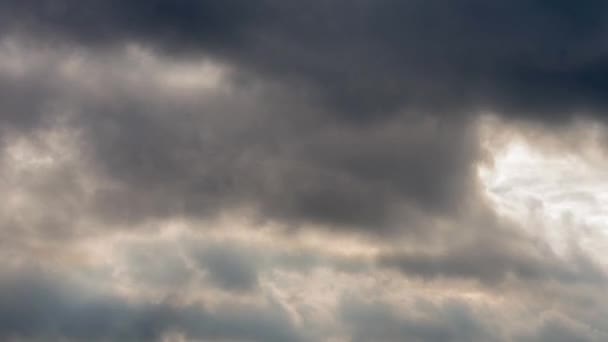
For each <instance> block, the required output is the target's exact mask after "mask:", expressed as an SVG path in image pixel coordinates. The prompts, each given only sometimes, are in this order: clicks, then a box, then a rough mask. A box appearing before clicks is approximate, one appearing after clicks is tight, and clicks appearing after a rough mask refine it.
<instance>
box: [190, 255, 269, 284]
mask: <svg viewBox="0 0 608 342" xmlns="http://www.w3.org/2000/svg"><path fill="white" fill-rule="evenodd" d="M195 257H196V261H197V262H198V263H199V265H200V266H202V267H203V268H204V269H205V270H206V271H207V272H208V274H209V276H210V277H211V281H212V282H213V283H215V285H217V286H218V287H220V288H222V289H225V290H228V291H239V292H240V291H252V290H254V289H255V288H257V286H258V274H257V271H258V269H257V265H256V264H257V263H258V261H257V260H256V255H253V254H251V253H247V251H243V250H242V249H239V248H230V247H229V246H225V245H215V246H210V247H208V248H205V249H203V250H200V251H197V255H196V256H195Z"/></svg>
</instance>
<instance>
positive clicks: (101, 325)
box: [0, 269, 306, 341]
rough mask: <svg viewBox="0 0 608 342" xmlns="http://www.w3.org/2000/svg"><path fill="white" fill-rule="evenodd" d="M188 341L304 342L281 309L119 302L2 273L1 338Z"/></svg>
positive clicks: (61, 282)
mask: <svg viewBox="0 0 608 342" xmlns="http://www.w3.org/2000/svg"><path fill="white" fill-rule="evenodd" d="M176 331H177V332H179V333H182V334H184V335H185V336H186V337H187V338H188V339H205V340H209V341H220V340H226V339H232V340H234V339H237V340H247V341H305V340H306V338H305V336H304V334H303V333H302V332H299V331H297V330H296V329H295V327H294V326H293V325H292V323H291V322H290V321H289V319H288V318H287V317H286V316H285V314H284V313H283V312H281V311H280V308H279V307H273V306H271V307H270V308H269V309H256V308H248V307H234V308H231V307H225V308H221V309H219V310H216V311H209V310H207V309H205V308H204V307H203V306H201V305H186V306H178V305H175V304H172V303H170V302H169V301H165V302H159V303H158V302H141V301H137V300H135V301H132V300H129V299H127V298H121V297H120V296H118V295H116V294H112V293H111V292H108V291H101V290H98V289H95V288H91V287H90V286H89V285H86V283H82V282H78V281H72V280H67V279H61V278H60V277H59V275H56V274H49V273H48V272H44V271H39V270H27V269H25V270H24V269H20V270H17V272H15V271H8V272H7V271H4V272H3V282H2V284H1V285H0V337H2V339H17V340H39V339H44V340H47V341H64V340H67V341H85V340H86V341H109V340H111V341H161V340H162V339H163V337H165V336H167V335H168V334H169V333H172V332H176Z"/></svg>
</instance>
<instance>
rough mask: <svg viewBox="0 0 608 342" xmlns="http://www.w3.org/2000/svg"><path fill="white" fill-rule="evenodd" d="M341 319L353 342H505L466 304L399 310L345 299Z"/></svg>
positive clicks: (375, 303) (384, 304)
mask: <svg viewBox="0 0 608 342" xmlns="http://www.w3.org/2000/svg"><path fill="white" fill-rule="evenodd" d="M341 317H342V319H343V320H344V321H345V323H346V324H348V326H349V327H350V328H351V329H352V330H351V331H352V336H351V338H352V341H353V342H363V341H385V342H393V341H395V342H396V341H403V340H407V341H415V342H435V341H437V342H439V341H451V342H465V341H469V342H477V341H488V342H489V341H504V340H503V339H502V338H501V335H500V334H501V332H500V330H499V329H497V327H495V326H491V325H489V324H488V323H487V322H484V320H483V319H482V317H480V314H479V313H476V312H475V311H474V309H473V308H471V307H470V306H469V305H467V304H466V303H463V302H448V303H443V304H440V305H437V304H433V303H419V304H417V305H416V307H412V308H403V310H397V309H396V308H393V307H392V306H390V305H388V304H386V303H381V302H372V303H366V302H361V301H358V300H356V299H353V298H345V299H344V300H343V303H342V307H341Z"/></svg>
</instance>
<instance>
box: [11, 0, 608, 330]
mask: <svg viewBox="0 0 608 342" xmlns="http://www.w3.org/2000/svg"><path fill="white" fill-rule="evenodd" d="M607 6H608V5H607V4H606V3H604V2H603V1H599V0H583V1H579V2H577V3H576V4H573V3H570V2H566V1H561V0H559V1H546V0H532V1H518V0H515V1H506V0H505V1H502V0H501V1H492V2H488V1H482V0H462V1H451V2H445V1H435V0H411V1H391V0H373V1H372V0H361V1H345V0H330V1H308V2H298V3H291V2H285V1H279V0H259V1H244V0H242V1H241V0H227V1H221V2H218V1H207V0H203V1H194V0H177V1H169V0H152V1H140V0H136V1H118V0H109V1H95V0H92V1H76V0H41V1H33V0H20V1H17V0H0V30H2V32H3V33H2V34H1V40H0V108H1V109H0V144H1V145H0V146H1V149H0V151H1V153H2V155H1V159H0V166H1V168H0V191H1V192H3V193H6V194H9V195H7V196H6V197H7V201H6V204H5V207H3V208H1V210H0V243H1V245H3V246H10V250H11V253H13V255H14V254H19V253H21V254H27V253H28V251H31V250H33V249H34V247H32V246H36V245H43V246H46V245H50V244H57V243H60V242H61V241H63V242H64V243H65V244H66V250H69V249H70V248H69V247H70V246H68V245H69V244H71V243H76V240H78V239H79V238H87V237H91V236H97V237H104V236H105V234H115V233H120V234H134V235H137V234H142V230H144V229H142V227H143V228H150V229H149V230H147V231H146V233H154V232H156V231H155V230H154V229H153V228H158V226H160V225H162V224H163V223H166V222H171V220H173V219H177V220H184V221H185V222H188V224H189V225H192V226H193V227H191V228H192V229H194V228H195V227H194V226H196V227H199V226H200V227H201V228H199V230H201V231H202V234H205V233H206V232H205V231H204V229H206V228H205V227H207V226H213V225H214V224H215V223H216V222H217V221H215V219H220V218H223V217H226V216H231V215H233V217H236V216H240V215H245V216H247V218H248V219H251V220H250V221H248V223H250V224H252V225H256V224H260V225H261V224H266V223H271V224H278V225H279V226H280V227H281V228H283V229H281V234H286V235H288V234H292V233H293V234H294V235H293V236H291V235H290V236H289V238H292V239H294V240H296V239H297V234H298V233H303V231H305V230H306V229H311V230H313V229H314V230H315V232H313V234H315V233H319V232H321V233H322V234H329V235H327V236H334V235H332V234H335V236H340V234H343V235H342V236H344V235H349V236H350V235H356V237H358V238H363V240H364V241H365V244H370V246H371V247H370V246H367V247H370V249H372V250H374V251H377V252H378V255H379V257H378V258H377V259H376V260H375V261H376V263H373V262H370V263H368V261H369V260H367V259H365V258H363V257H361V258H359V257H358V256H353V257H352V258H350V257H343V258H340V257H337V256H335V255H333V254H331V252H332V251H319V252H318V255H315V251H312V250H311V251H306V252H303V251H300V250H294V251H291V252H292V253H288V252H285V251H284V250H283V251H281V252H278V251H273V252H270V251H260V250H258V249H256V248H254V247H251V248H245V247H244V246H240V245H238V246H237V245H228V244H227V245H221V244H218V245H214V244H213V243H211V242H207V244H206V245H204V246H203V248H200V249H197V248H196V247H195V248H193V249H192V250H190V249H188V248H189V247H190V246H188V247H187V248H185V247H184V246H174V247H168V246H154V245H146V244H143V245H141V246H140V247H136V246H129V247H128V250H127V252H126V253H125V255H123V257H124V259H125V260H122V261H124V262H125V263H126V265H125V271H126V272H127V273H128V276H127V277H128V278H129V280H130V281H131V282H132V284H131V285H133V286H138V289H139V290H140V291H141V292H144V290H147V289H149V288H154V287H159V288H165V289H166V288H170V289H173V290H177V289H182V288H185V287H187V286H189V285H191V283H192V281H193V279H194V278H193V275H194V274H195V273H196V272H198V271H202V272H203V273H205V274H206V276H207V277H208V280H209V281H210V282H211V283H213V285H215V286H216V287H219V288H223V289H225V290H227V291H226V292H227V293H224V294H222V295H225V296H234V295H235V293H240V294H244V293H246V294H248V295H252V296H254V295H258V294H259V293H257V292H259V291H258V290H260V279H262V276H268V275H269V274H271V273H272V272H271V271H272V270H289V271H291V273H297V274H305V273H307V272H310V271H311V270H317V269H320V268H323V267H326V268H329V269H331V272H335V273H336V274H338V273H339V276H344V274H343V273H348V276H353V277H354V276H355V274H357V275H360V274H358V273H368V274H371V275H370V277H372V278H374V277H375V276H376V275H377V274H376V273H374V272H379V273H385V272H382V271H383V270H384V269H386V268H389V269H396V270H398V271H400V272H392V273H394V274H392V273H391V272H386V273H391V274H392V275H391V276H394V277H397V278H399V279H401V277H403V278H406V279H411V278H422V279H423V280H429V279H432V280H434V282H433V283H441V282H442V281H444V280H446V279H448V280H449V279H452V278H457V279H473V280H478V281H479V282H481V283H482V284H484V285H486V286H487V287H498V286H510V283H509V282H508V280H511V279H515V280H521V283H518V284H517V285H516V286H520V287H525V286H530V287H531V288H529V289H527V290H528V291H524V290H523V289H520V288H518V289H517V290H521V291H520V292H521V293H526V294H527V293H530V292H534V291H533V289H532V287H535V286H536V285H538V286H539V287H540V288H542V289H543V290H547V291H549V290H551V289H550V285H551V286H557V285H556V284H560V285H559V286H560V289H559V291H561V292H559V294H560V300H559V301H556V306H560V305H562V306H567V307H569V310H565V309H564V310H563V311H568V315H567V316H568V317H571V316H574V315H573V314H572V312H574V313H576V311H577V309H578V308H581V307H593V309H594V310H595V311H596V313H598V315H597V316H598V317H601V316H602V315H601V314H602V313H605V310H604V308H603V302H602V301H601V300H597V298H598V297H597V295H596V291H598V288H602V287H605V285H606V278H605V273H604V270H603V269H602V267H601V266H599V265H598V264H597V263H596V262H595V261H593V259H592V258H591V257H588V256H587V255H585V253H584V252H583V251H582V250H578V249H577V250H576V251H574V252H573V253H571V255H569V256H567V257H562V256H560V255H558V254H557V253H556V252H554V251H553V250H552V249H551V248H550V247H548V246H547V245H546V244H544V243H542V242H539V241H537V240H538V239H536V238H532V237H531V236H528V235H524V234H519V233H517V232H516V231H518V230H519V228H518V227H515V226H511V225H509V224H506V223H505V222H506V221H503V218H500V217H498V216H497V215H495V213H494V212H492V208H491V207H490V206H489V205H488V203H487V202H486V199H485V198H484V195H483V194H482V192H481V191H479V190H480V189H479V187H480V184H479V180H478V174H477V169H476V168H477V163H478V162H479V161H481V160H483V158H484V151H483V149H482V146H481V145H482V143H481V140H480V136H479V131H478V129H479V126H478V124H479V119H480V117H481V114H480V113H483V112H494V113H497V114H499V115H501V116H502V117H503V118H506V119H507V120H505V121H507V122H508V121H509V120H510V119H518V120H519V119H524V120H523V122H524V124H523V125H524V126H526V125H528V124H527V123H526V122H527V120H528V119H530V120H532V121H534V122H535V124H539V123H540V125H541V126H543V127H544V126H551V125H552V124H554V123H560V124H561V123H564V122H569V119H572V118H579V117H582V116H588V117H592V118H594V119H600V120H601V119H603V117H604V112H605V111H606V105H607V102H606V99H605V98H606V97H605V94H604V93H606V92H607V91H608V63H607V62H606V56H607V53H608V46H607V45H606V43H605V40H606V39H605V38H606V36H607V35H608V31H607V29H608V25H607V24H606V23H608V20H606V19H608V18H607V15H608V14H607V13H608V11H607V10H608V8H607ZM201 64H205V65H207V66H210V67H209V68H210V70H211V71H210V70H207V69H205V68H201ZM218 70H219V71H218ZM213 72H218V73H219V74H221V76H219V77H217V78H218V80H214V77H215V76H214V75H213ZM185 75H186V76H185ZM187 76H191V77H192V78H194V79H195V80H196V81H209V84H207V85H206V86H201V83H196V82H194V83H192V82H190V81H191V79H189V78H188V77H187ZM184 79H186V81H184ZM188 80H190V81H188ZM180 82H181V83H180ZM188 82H190V83H188ZM184 84H185V85H184ZM61 137H64V138H65V140H62V139H63V138H61ZM42 157H44V158H42ZM37 158H38V159H41V160H42V159H44V160H45V161H44V162H39V161H37ZM28 163H30V164H28ZM36 163H38V164H36ZM23 164H27V165H28V167H23ZM33 164H35V165H34V166H32V165H33ZM499 190H500V189H499ZM480 213H481V214H480ZM478 216H481V218H480V217H478ZM487 217H491V219H488V218H487ZM200 222H203V223H201V224H200V225H199V223H200ZM312 227H314V228H312ZM285 228H288V229H285ZM138 229H139V230H138ZM328 231H329V233H328ZM95 234H97V235H95ZM120 234H117V235H120ZM269 234H278V233H277V232H274V231H273V232H272V233H269ZM323 236H325V235H323ZM282 237H283V238H286V239H287V237H285V236H282ZM370 237H373V238H374V239H369V238H370ZM70 238H71V239H73V240H70ZM335 243H336V244H340V243H341V241H339V240H338V239H336V241H335ZM423 243H424V244H423ZM402 245H403V246H402ZM21 247H23V248H24V251H25V252H18V249H19V248H21ZM199 247H200V246H199ZM400 247H403V249H400ZM173 248H175V250H174V249H173ZM327 248H328V247H327ZM408 248H409V249H412V250H413V251H410V252H407V251H408V250H409V249H408ZM391 251H395V252H391ZM181 252H183V253H184V254H183V255H182V254H180V253H181ZM22 256H23V255H22ZM35 258H36V257H34V256H27V257H24V258H16V259H19V260H21V259H35ZM189 262H191V263H192V264H189ZM51 268H53V267H52V266H51ZM342 272H343V273H342ZM286 273H289V272H286ZM397 273H400V274H399V275H397ZM291 275H293V274H291ZM2 279H3V281H2V282H0V338H11V337H23V338H26V339H28V338H30V339H46V340H48V339H51V340H53V339H55V340H62V339H67V340H74V341H79V340H92V341H96V340H97V341H103V340H117V341H120V340H125V341H127V340H128V341H137V340H142V341H144V340H145V341H149V340H152V341H154V340H160V339H161V338H162V337H164V335H165V334H166V333H168V332H172V331H174V330H177V331H180V332H183V333H184V334H186V335H187V336H188V337H190V338H193V339H206V340H228V339H230V340H239V339H241V340H242V339H249V340H252V341H301V340H305V338H304V335H302V334H301V333H299V332H298V331H297V329H296V328H295V326H294V324H292V322H291V320H290V319H288V318H287V316H291V315H292V314H293V313H292V312H291V311H290V313H289V314H287V313H286V312H284V311H285V310H287V309H285V310H284V308H283V307H282V306H283V305H286V304H284V303H281V304H280V305H279V304H276V308H275V307H273V308H271V310H270V311H269V312H266V311H259V310H253V309H252V310H250V309H246V308H228V309H226V310H224V309H223V308H221V309H219V311H214V310H211V309H207V308H206V307H203V306H195V305H192V306H183V305H181V306H179V305H173V304H171V303H168V302H167V303H166V302H160V303H159V302H154V303H152V302H148V301H145V300H143V299H138V300H135V301H134V302H133V303H131V302H126V301H124V300H123V298H121V297H119V296H117V295H114V294H111V293H110V294H104V293H101V292H98V291H94V290H91V289H90V288H88V287H86V286H85V287H82V286H77V285H74V284H72V283H70V282H68V281H62V280H59V279H56V278H54V277H52V276H50V275H47V274H44V275H40V274H38V273H37V272H33V273H32V272H30V271H28V272H24V273H23V274H21V273H20V272H17V273H16V274H6V276H4V275H3V277H2ZM547 284H549V285H547ZM182 285H183V286H182ZM541 285H542V286H541ZM446 286H447V285H446ZM581 288H582V289H584V290H581ZM155 289H156V288H155ZM483 290H484V291H486V290H487V288H486V287H483ZM585 291H587V292H585ZM174 292H175V291H174ZM279 292H280V291H279ZM493 293H494V292H493ZM509 293H510V294H512V292H509ZM521 293H519V295H521ZM551 293H553V292H551ZM585 293H586V294H587V296H585V295H583V294H585ZM562 295H563V296H562ZM589 302H592V304H595V305H587V304H589ZM534 303H535V305H538V306H543V305H544V304H546V303H547V300H546V299H545V301H542V300H540V299H538V298H535V300H534ZM287 306H288V305H287ZM531 306H532V305H531ZM279 307H281V308H280V309H279ZM292 309H293V308H291V309H290V310H292ZM561 309H563V308H561ZM341 310H342V311H341V315H342V317H341V318H343V320H344V322H345V325H346V328H347V330H348V333H347V335H348V334H350V335H352V336H351V337H352V339H353V341H370V340H379V341H401V340H403V339H404V338H409V339H411V340H412V341H425V342H426V341H429V342H430V341H502V340H504V339H503V337H504V336H501V335H500V334H499V333H498V332H497V327H496V326H495V325H492V324H490V323H489V322H488V321H487V320H483V319H480V318H479V316H478V314H477V313H476V312H474V310H473V308H472V307H469V306H468V305H467V304H466V303H451V304H449V305H445V306H441V305H431V306H427V307H425V308H422V309H420V310H421V311H420V313H421V314H422V315H423V316H425V317H424V318H421V317H420V316H417V315H414V314H412V315H409V316H408V315H405V316H403V315H401V313H398V312H397V311H395V310H393V309H391V308H390V307H386V306H384V305H378V306H374V305H371V306H368V305H367V304H362V303H346V304H344V305H343V307H341ZM288 311H289V310H288ZM296 311H297V310H296ZM579 313H580V312H579ZM293 316H298V315H297V314H293ZM583 319H584V320H586V322H587V323H589V326H593V327H597V326H598V324H597V323H596V322H594V321H593V319H591V318H590V315H586V316H585V317H583V318H581V320H583ZM592 321H593V323H590V322H592ZM587 328H588V327H587V325H586V323H582V322H570V321H569V320H568V319H567V318H564V319H561V318H560V319H555V320H547V321H546V322H544V323H543V324H541V325H539V327H538V329H535V330H533V331H532V332H530V333H527V332H525V333H522V334H520V335H518V336H521V338H522V339H523V340H526V339H528V340H530V341H545V340H547V341H548V340H559V339H560V338H562V339H564V338H566V339H567V340H572V341H576V340H580V341H594V339H595V340H598V339H599V338H596V337H595V336H596V335H597V334H596V335H594V331H591V330H589V329H591V328H589V329H587ZM498 330H500V329H498Z"/></svg>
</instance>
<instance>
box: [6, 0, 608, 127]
mask: <svg viewBox="0 0 608 342" xmlns="http://www.w3.org/2000/svg"><path fill="white" fill-rule="evenodd" d="M1 6H2V13H4V14H5V15H4V18H3V19H4V20H3V22H4V23H5V24H4V25H5V26H8V28H9V29H10V28H12V29H15V28H16V27H17V28H19V29H20V30H21V31H25V32H27V31H28V30H33V31H34V32H37V33H38V34H49V33H50V34H51V35H53V34H55V35H58V36H60V37H67V39H69V40H74V41H77V42H79V43H82V44H88V45H90V44H91V43H95V42H106V43H107V42H113V43H122V42H127V41H139V42H144V43H145V44H150V45H152V46H156V47H159V48H161V49H168V50H173V51H174V50H176V49H182V50H184V49H185V50H188V51H197V50H198V51H204V52H205V53H209V54H213V55H216V56H221V57H222V58H227V59H228V60H230V61H232V62H234V63H237V64H239V65H242V66H245V67H246V68H248V69H251V70H255V71H256V72H261V73H262V74H266V75H272V76H271V77H278V78H281V79H288V80H295V81H297V82H303V83H304V84H309V85H311V86H312V89H313V90H314V91H318V93H320V94H322V96H323V97H324V98H325V99H326V101H327V103H328V104H330V105H331V106H332V108H334V109H338V112H339V113H340V114H343V116H344V117H349V118H374V117H376V116H378V115H380V116H383V115H386V114H388V113H393V112H394V111H395V110H396V109H399V108H402V107H409V108H414V109H426V110H433V111H439V112H443V113H450V114H453V113H461V112H463V111H476V110H478V109H490V110H494V111H497V112H501V113H504V114H506V115H524V116H525V115H533V114H542V115H543V117H545V118H547V119H548V120H551V118H552V117H553V118H554V117H556V116H564V115H565V114H570V113H571V112H572V111H579V110H583V111H585V110H587V111H597V112H601V111H602V109H603V108H604V107H605V105H606V103H605V100H604V99H603V98H604V96H603V93H605V91H606V86H607V85H606V83H605V79H606V77H605V75H606V70H607V69H608V68H607V66H606V63H605V62H604V59H605V56H606V47H605V44H603V41H604V40H605V34H606V25H605V22H606V20H605V19H606V17H605V13H606V11H605V9H606V5H605V4H604V3H603V2H602V1H598V0H585V1H583V2H579V3H577V4H576V5H573V4H570V3H568V2H566V1H557V2H555V1H551V2H550V1H544V0H535V1H526V2H522V1H516V2H513V1H495V2H492V3H487V2H485V1H481V0H465V1H458V2H453V3H449V4H445V3H441V2H437V1H419V0H416V1H407V2H396V1H391V0H382V1H357V2H351V1H342V0H333V1H329V2H322V3H320V2H307V3H306V4H297V5H296V4H286V3H284V2H282V1H270V0H265V1H227V2H222V3H221V4H218V3H216V2H212V1H187V0H183V1H177V2H175V1H162V0H159V1H153V2H149V1H132V2H129V3H124V2H119V1H109V2H108V1H91V2H88V3H86V4H84V3H82V2H79V1H70V0H63V1H42V2H40V1H36V2H34V1H3V2H2V4H1Z"/></svg>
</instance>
